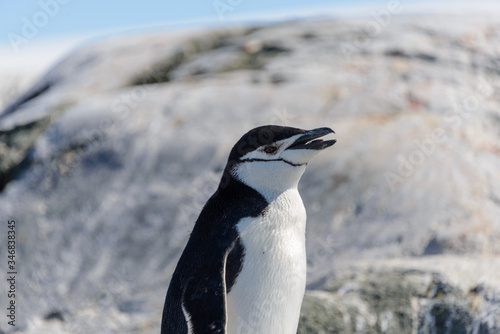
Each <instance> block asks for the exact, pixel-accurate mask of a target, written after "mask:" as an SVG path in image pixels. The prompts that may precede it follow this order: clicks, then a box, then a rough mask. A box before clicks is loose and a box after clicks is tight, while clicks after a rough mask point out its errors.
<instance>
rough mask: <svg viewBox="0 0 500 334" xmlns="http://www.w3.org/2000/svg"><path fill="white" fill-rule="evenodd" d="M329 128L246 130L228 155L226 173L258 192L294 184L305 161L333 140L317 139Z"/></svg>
mask: <svg viewBox="0 0 500 334" xmlns="http://www.w3.org/2000/svg"><path fill="white" fill-rule="evenodd" d="M330 133H334V132H333V130H331V129H330V128H318V129H313V130H309V131H307V130H302V129H298V128H292V127H283V126H275V125H267V126H261V127H258V128H255V129H252V130H250V131H249V132H247V133H246V134H245V135H243V137H241V139H240V140H239V141H238V142H237V143H236V145H234V147H233V149H232V150H231V153H230V154H229V159H228V163H227V166H226V172H227V173H229V174H230V175H231V176H232V177H234V178H236V179H237V180H239V181H241V182H243V183H244V184H246V185H247V186H250V187H252V188H254V189H255V190H257V191H259V192H260V193H262V194H264V193H280V192H283V191H285V190H286V189H289V188H292V187H296V186H297V184H298V182H299V180H300V177H301V176H302V174H303V173H304V171H305V168H306V166H307V163H308V162H309V161H310V160H311V159H312V158H313V157H314V156H316V155H317V154H318V153H319V152H321V150H323V149H325V148H327V147H330V146H332V145H333V144H335V142H336V140H335V139H333V140H321V139H318V138H320V137H323V136H325V135H327V134H330Z"/></svg>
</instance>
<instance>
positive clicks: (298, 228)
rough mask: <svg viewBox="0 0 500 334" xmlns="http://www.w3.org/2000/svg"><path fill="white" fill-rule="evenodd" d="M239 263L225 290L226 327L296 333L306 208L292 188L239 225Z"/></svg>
mask: <svg viewBox="0 0 500 334" xmlns="http://www.w3.org/2000/svg"><path fill="white" fill-rule="evenodd" d="M237 227H238V231H239V233H240V238H241V241H242V244H243V246H244V248H245V257H244V262H243V268H242V270H241V272H240V273H239V275H238V277H237V279H236V283H235V284H234V286H233V287H232V289H231V291H230V293H229V294H228V296H227V315H228V320H227V333H228V334H237V333H238V334H239V333H259V334H267V333H269V334H271V333H272V334H275V333H280V334H295V333H296V332H297V324H298V320H299V315H300V307H301V304H302V298H303V296H304V291H305V284H306V265H307V264H306V251H305V227H306V212H305V209H304V205H303V203H302V199H301V198H300V195H299V193H298V191H297V190H296V189H291V190H288V191H286V192H284V193H283V194H281V195H280V196H279V197H278V198H276V199H275V200H274V201H273V202H272V203H271V204H270V207H269V208H268V210H267V211H266V213H265V215H263V216H262V217H258V218H253V219H249V218H245V219H243V220H241V221H240V222H239V223H238V225H237Z"/></svg>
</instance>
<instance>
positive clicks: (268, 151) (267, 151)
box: [264, 146, 278, 154]
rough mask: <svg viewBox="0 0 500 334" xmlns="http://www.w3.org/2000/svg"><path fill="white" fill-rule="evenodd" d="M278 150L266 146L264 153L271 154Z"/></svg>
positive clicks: (274, 147)
mask: <svg viewBox="0 0 500 334" xmlns="http://www.w3.org/2000/svg"><path fill="white" fill-rule="evenodd" d="M277 149H278V148H277V147H276V146H266V147H264V152H266V153H267V154H271V153H274V152H276V150H277Z"/></svg>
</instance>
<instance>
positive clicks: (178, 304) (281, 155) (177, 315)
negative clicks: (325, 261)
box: [161, 126, 336, 334]
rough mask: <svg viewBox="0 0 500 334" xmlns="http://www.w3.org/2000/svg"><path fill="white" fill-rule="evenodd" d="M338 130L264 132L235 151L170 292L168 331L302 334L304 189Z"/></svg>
mask: <svg viewBox="0 0 500 334" xmlns="http://www.w3.org/2000/svg"><path fill="white" fill-rule="evenodd" d="M332 132H333V131H332V130H331V129H329V128H319V129H315V130H311V131H305V130H302V129H297V128H290V127H281V126H262V127H258V128H255V129H253V130H251V131H249V132H248V133H246V134H245V135H244V136H243V137H242V138H241V139H240V140H239V141H238V142H237V143H236V145H235V146H234V147H233V149H232V150H231V153H230V155H229V159H228V163H227V165H226V168H225V170H224V173H223V176H222V180H221V182H220V184H219V187H218V189H217V191H216V192H215V194H214V195H212V197H211V198H210V199H209V200H208V202H207V203H206V204H205V206H204V208H203V210H202V211H201V213H200V216H199V217H198V220H197V221H196V223H195V226H194V228H193V231H192V233H191V236H190V238H189V241H188V243H187V245H186V248H185V249H184V252H183V253H182V256H181V258H180V260H179V262H178V264H177V268H176V269H175V272H174V274H173V276H172V279H171V282H170V286H169V289H168V292H167V296H166V300H165V307H164V310H163V319H162V325H161V333H162V334H202V333H204V334H209V333H210V334H212V333H214V334H215V333H221V334H222V333H229V334H236V333H258V334H267V333H269V334H270V333H273V334H275V333H280V334H292V333H293V334H295V333H296V331H297V325H298V319H299V315H300V307H301V303H302V298H303V296H304V292H305V283H306V253H305V224H306V212H305V209H304V205H303V203H302V199H301V198H300V195H299V193H298V190H297V185H298V182H299V180H300V177H301V176H302V174H303V173H304V171H305V168H306V165H307V163H308V162H309V161H310V160H311V159H312V158H313V157H314V156H315V155H316V154H318V153H319V152H320V151H321V150H322V149H324V148H327V147H329V146H332V145H333V144H335V142H336V141H335V140H328V141H323V140H318V139H317V138H319V137H322V136H325V135H327V134H329V133H332Z"/></svg>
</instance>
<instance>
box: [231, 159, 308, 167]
mask: <svg viewBox="0 0 500 334" xmlns="http://www.w3.org/2000/svg"><path fill="white" fill-rule="evenodd" d="M240 161H241V162H253V161H263V162H271V161H283V162H285V163H287V164H289V165H291V166H294V167H299V166H304V165H307V164H294V163H293V162H290V161H287V160H285V159H273V160H266V159H245V160H240Z"/></svg>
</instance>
